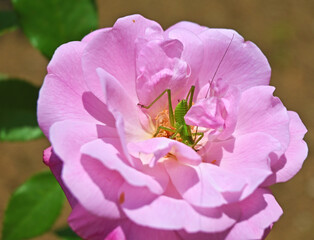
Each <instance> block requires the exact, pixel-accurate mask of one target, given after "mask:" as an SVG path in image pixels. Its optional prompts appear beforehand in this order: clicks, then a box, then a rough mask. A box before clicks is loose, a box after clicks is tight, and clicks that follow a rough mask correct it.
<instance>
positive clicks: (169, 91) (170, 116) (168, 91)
mask: <svg viewBox="0 0 314 240" xmlns="http://www.w3.org/2000/svg"><path fill="white" fill-rule="evenodd" d="M165 93H167V94H168V105H169V120H170V124H171V126H172V127H174V114H173V109H172V103H171V90H170V89H166V90H165V91H163V92H162V93H161V94H160V95H159V96H158V97H157V98H156V99H155V100H154V101H153V102H152V103H151V104H149V105H148V106H145V105H143V104H140V103H138V104H137V105H139V106H141V107H142V108H146V109H149V108H150V107H151V106H153V105H154V103H156V102H157V101H158V100H159V99H160V98H161V97H162V96H163V95H164V94H165Z"/></svg>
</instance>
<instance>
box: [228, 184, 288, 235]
mask: <svg viewBox="0 0 314 240" xmlns="http://www.w3.org/2000/svg"><path fill="white" fill-rule="evenodd" d="M240 208H241V210H242V216H241V220H240V221H239V222H237V223H236V224H235V226H234V227H233V228H232V229H231V231H230V233H229V235H228V237H227V238H226V239H227V240H234V239H248V240H249V239H262V237H263V235H264V231H265V230H266V229H267V228H269V227H270V226H271V225H272V224H273V223H274V222H276V221H277V220H278V219H279V217H280V216H281V214H282V210H281V208H280V206H279V205H278V203H277V202H276V199H275V198H274V197H273V195H272V194H271V193H270V191H269V190H266V189H263V188H259V189H257V190H256V191H255V192H254V193H253V194H252V195H251V196H249V197H248V198H247V199H245V200H244V201H242V202H241V203H240Z"/></svg>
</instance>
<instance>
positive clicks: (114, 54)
mask: <svg viewBox="0 0 314 240" xmlns="http://www.w3.org/2000/svg"><path fill="white" fill-rule="evenodd" d="M150 27H151V28H152V27H154V28H157V29H160V31H162V28H161V27H160V25H159V24H158V23H156V22H154V21H150V20H147V19H145V18H144V17H142V16H140V15H131V16H127V17H124V18H120V19H118V20H117V22H116V23H115V24H114V26H113V27H112V28H110V29H106V30H105V31H103V32H100V33H99V34H97V35H96V36H95V37H94V38H93V39H92V40H91V41H90V42H89V43H88V44H87V47H86V49H85V50H84V54H83V57H82V64H83V69H84V76H85V78H86V79H85V80H86V83H87V85H88V87H89V89H90V90H91V91H92V92H93V93H94V94H95V95H96V96H97V97H99V98H100V99H103V93H102V91H101V85H100V82H99V80H98V77H97V73H96V69H97V68H99V67H100V68H103V69H104V70H105V71H107V72H108V73H109V74H110V75H112V76H114V77H115V78H116V79H117V80H118V81H119V82H120V83H121V85H122V86H123V88H124V89H127V90H128V93H129V95H130V96H131V97H136V92H135V61H134V59H135V42H136V39H137V38H140V37H145V31H146V30H147V28H150Z"/></svg>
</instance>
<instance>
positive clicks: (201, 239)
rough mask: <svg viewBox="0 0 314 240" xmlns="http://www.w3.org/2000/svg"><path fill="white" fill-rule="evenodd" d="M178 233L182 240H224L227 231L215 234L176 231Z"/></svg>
mask: <svg viewBox="0 0 314 240" xmlns="http://www.w3.org/2000/svg"><path fill="white" fill-rule="evenodd" d="M178 233H179V235H180V236H181V237H182V239H184V240H225V238H226V236H227V235H228V233H229V230H226V231H223V232H216V233H204V232H198V233H187V232H186V231H178ZM234 240H236V239H234Z"/></svg>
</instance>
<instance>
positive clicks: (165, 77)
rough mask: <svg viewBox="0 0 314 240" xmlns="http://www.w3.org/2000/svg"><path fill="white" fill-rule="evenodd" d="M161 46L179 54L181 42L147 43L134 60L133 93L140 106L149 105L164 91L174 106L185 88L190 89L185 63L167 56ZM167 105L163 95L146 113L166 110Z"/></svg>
mask: <svg viewBox="0 0 314 240" xmlns="http://www.w3.org/2000/svg"><path fill="white" fill-rule="evenodd" d="M164 43H167V44H171V48H172V51H176V52H180V55H181V52H182V43H181V42H179V41H178V40H170V41H169V40H168V41H165V42H163V41H162V42H160V41H150V42H148V43H147V44H146V45H144V46H142V48H141V49H140V50H139V52H138V55H137V57H136V67H137V79H136V91H137V95H138V97H139V102H140V104H143V105H149V104H150V103H152V102H153V101H154V100H155V99H156V98H157V97H158V96H159V95H160V94H161V93H162V92H163V91H164V90H165V89H168V88H169V89H171V91H172V92H171V93H172V100H173V104H176V102H177V98H178V97H179V96H180V95H182V94H185V89H186V88H185V87H186V86H187V88H189V87H190V86H191V85H188V81H187V80H188V77H189V74H190V73H189V71H190V69H189V67H188V65H187V63H186V62H185V61H183V60H182V59H179V58H177V57H170V56H169V55H167V54H169V51H168V52H167V49H165V46H164ZM175 49H177V50H175ZM165 95H166V94H165ZM180 97H181V96H180ZM167 104H168V101H167V96H163V97H162V98H161V99H160V100H159V101H158V102H156V104H154V105H153V106H152V107H151V108H150V109H149V110H148V111H149V112H152V113H155V114H156V113H157V112H159V111H161V110H163V109H164V108H166V106H167Z"/></svg>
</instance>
